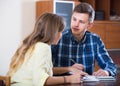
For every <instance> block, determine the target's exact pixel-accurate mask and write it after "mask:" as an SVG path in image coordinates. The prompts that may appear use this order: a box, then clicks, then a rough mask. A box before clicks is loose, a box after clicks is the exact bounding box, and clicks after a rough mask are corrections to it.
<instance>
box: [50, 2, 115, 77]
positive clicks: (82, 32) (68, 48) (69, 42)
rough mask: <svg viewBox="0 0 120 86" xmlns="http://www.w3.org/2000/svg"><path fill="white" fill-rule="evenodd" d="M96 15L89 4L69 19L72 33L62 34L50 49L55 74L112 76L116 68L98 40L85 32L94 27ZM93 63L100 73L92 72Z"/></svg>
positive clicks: (82, 4) (76, 9) (96, 36)
mask: <svg viewBox="0 0 120 86" xmlns="http://www.w3.org/2000/svg"><path fill="white" fill-rule="evenodd" d="M94 16H95V12H94V10H93V8H92V7H91V5H89V4H88V3H80V4H79V5H77V6H76V7H75V8H74V10H73V13H72V17H71V29H69V30H67V31H65V32H64V33H63V36H62V38H61V40H60V41H59V43H58V45H56V46H55V45H52V46H51V47H52V55H53V56H52V57H53V64H54V69H53V70H54V72H55V73H56V74H61V73H65V72H68V71H70V72H72V73H77V72H81V71H84V72H86V73H88V74H90V75H95V76H115V75H116V66H115V64H114V62H113V60H112V59H111V57H110V56H109V54H108V52H107V50H106V48H105V45H104V43H103V42H102V40H101V38H100V37H99V36H98V35H97V34H95V33H92V32H89V31H88V29H89V28H91V27H92V26H93V21H94ZM95 61H97V63H98V65H99V67H100V69H99V70H97V71H94V66H95Z"/></svg>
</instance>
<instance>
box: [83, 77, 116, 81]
mask: <svg viewBox="0 0 120 86" xmlns="http://www.w3.org/2000/svg"><path fill="white" fill-rule="evenodd" d="M102 80H116V78H115V77H112V76H97V77H95V76H85V77H83V82H94V81H102Z"/></svg>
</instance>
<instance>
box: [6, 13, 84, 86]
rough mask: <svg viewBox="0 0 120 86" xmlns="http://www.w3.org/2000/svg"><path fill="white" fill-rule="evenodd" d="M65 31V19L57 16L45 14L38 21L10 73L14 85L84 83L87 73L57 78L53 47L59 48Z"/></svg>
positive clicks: (16, 56) (18, 51)
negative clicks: (57, 45)
mask: <svg viewBox="0 0 120 86" xmlns="http://www.w3.org/2000/svg"><path fill="white" fill-rule="evenodd" d="M64 27H65V22H64V20H63V18H62V17H60V16H58V15H56V14H52V13H44V14H42V15H41V16H40V17H39V18H38V20H37V21H36V24H35V28H34V31H33V32H32V33H31V34H30V35H29V36H28V37H27V38H26V39H25V40H23V44H22V45H21V46H20V47H19V48H18V49H17V51H16V53H15V55H14V56H13V58H12V61H11V64H10V69H9V71H8V75H9V76H11V83H12V85H16V86H43V85H54V84H63V83H80V82H81V80H80V78H81V76H82V75H84V74H83V73H78V74H73V75H71V76H64V77H63V76H58V77H54V76H53V72H52V67H53V65H52V60H51V48H50V45H51V44H57V42H58V41H59V39H60V37H61V35H62V31H63V29H64Z"/></svg>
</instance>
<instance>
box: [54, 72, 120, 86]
mask: <svg viewBox="0 0 120 86" xmlns="http://www.w3.org/2000/svg"><path fill="white" fill-rule="evenodd" d="M54 86H120V74H117V79H116V80H115V81H98V82H83V83H81V84H65V85H54Z"/></svg>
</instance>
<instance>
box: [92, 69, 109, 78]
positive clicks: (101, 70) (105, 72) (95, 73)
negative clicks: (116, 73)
mask: <svg viewBox="0 0 120 86" xmlns="http://www.w3.org/2000/svg"><path fill="white" fill-rule="evenodd" d="M93 75H94V76H109V72H108V71H106V70H103V69H99V70H98V71H96V72H94V73H93Z"/></svg>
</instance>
